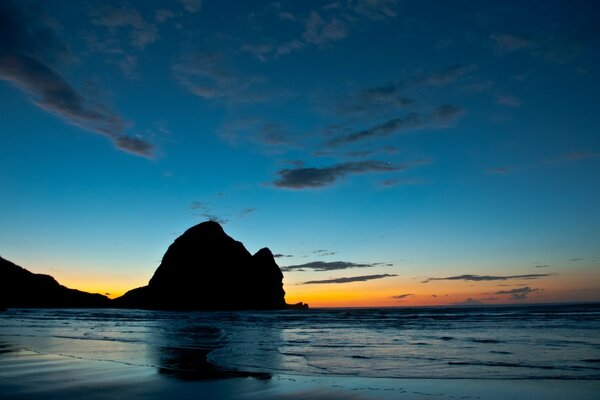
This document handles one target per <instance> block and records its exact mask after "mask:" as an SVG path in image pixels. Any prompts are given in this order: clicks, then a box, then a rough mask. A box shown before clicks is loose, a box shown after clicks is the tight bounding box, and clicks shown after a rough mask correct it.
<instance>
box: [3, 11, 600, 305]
mask: <svg viewBox="0 0 600 400" xmlns="http://www.w3.org/2000/svg"><path fill="white" fill-rule="evenodd" d="M599 15H600V5H599V3H598V2H597V1H595V0H592V1H585V0H581V1H576V2H569V1H534V0H531V1H460V0H456V1H451V2H450V1H448V2H442V1H428V0H424V1H400V0H339V1H336V0H328V1H215V0H204V1H202V0H177V1H158V0H156V1H152V0H147V1H123V2H118V1H110V2H106V1H91V0H82V1H71V0H48V1H43V2H32V1H27V0H23V1H16V0H3V1H2V2H0V115H1V117H0V187H1V188H2V189H1V196H0V255H1V256H2V257H4V258H6V259H9V260H11V261H13V262H15V263H17V264H19V265H21V266H23V267H25V268H27V269H29V270H31V271H32V272H36V273H46V274H50V275H52V276H54V277H55V278H56V279H57V280H58V281H59V282H60V283H62V284H64V285H66V286H68V287H73V288H77V289H81V290H86V291H92V292H99V293H106V294H109V296H110V297H116V296H119V295H121V294H123V293H124V292H125V291H127V290H129V289H132V288H135V287H138V286H142V285H145V284H147V282H148V280H149V279H150V277H151V276H152V274H153V272H154V270H155V269H156V268H157V266H158V265H159V263H160V260H161V258H162V255H163V254H164V252H165V251H166V249H167V247H168V246H169V244H170V243H172V242H173V240H174V239H175V238H176V237H177V236H179V235H180V234H182V233H183V232H184V231H185V230H186V229H187V228H189V227H191V226H193V225H195V224H197V223H200V222H202V221H205V220H209V219H210V220H216V221H218V222H220V223H221V224H222V225H223V227H224V229H225V231H226V233H227V234H229V235H230V236H232V237H233V238H235V239H236V240H239V241H241V242H243V243H244V245H245V246H246V248H247V249H248V250H249V251H250V252H252V253H254V252H256V251H258V250H259V249H260V248H262V247H269V248H270V249H271V250H272V251H273V253H274V254H275V255H276V261H277V263H278V264H279V265H280V266H281V268H282V271H283V273H284V276H285V277H284V289H285V290H286V293H287V295H286V299H287V301H288V302H289V303H295V302H298V301H304V302H307V303H309V304H310V305H311V306H317V307H318V306H419V305H448V304H461V303H466V304H478V303H484V304H499V303H503V304H504V303H509V304H516V303H528V302H529V303H540V302H571V301H600V207H599V206H598V204H600V184H599V183H598V182H600V119H599V118H600V101H599V100H598V93H600V78H599V77H598V72H599V71H600V25H599V24H598V23H597V21H598V16H599ZM222 268H227V266H222Z"/></svg>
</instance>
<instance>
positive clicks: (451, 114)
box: [324, 104, 464, 148]
mask: <svg viewBox="0 0 600 400" xmlns="http://www.w3.org/2000/svg"><path fill="white" fill-rule="evenodd" d="M463 113H464V110H463V109H462V108H460V107H458V106H455V105H451V104H444V105H441V106H439V107H436V108H434V109H433V110H432V112H431V114H430V115H427V116H425V117H423V116H420V115H419V114H417V113H415V112H411V113H408V114H406V115H404V116H402V117H396V118H392V119H389V120H387V121H385V122H383V123H381V124H378V125H374V126H372V127H370V128H367V129H363V130H360V131H357V132H352V133H349V134H341V135H338V136H335V137H334V138H332V139H330V140H328V141H327V142H326V143H325V145H324V146H325V148H335V147H339V146H345V145H349V144H352V143H356V142H361V141H364V140H369V139H375V138H383V137H388V136H391V135H396V134H400V133H405V132H411V131H415V130H418V129H424V128H444V127H448V126H449V125H451V124H452V123H453V122H454V121H456V119H457V118H459V117H460V116H461V115H462V114H463Z"/></svg>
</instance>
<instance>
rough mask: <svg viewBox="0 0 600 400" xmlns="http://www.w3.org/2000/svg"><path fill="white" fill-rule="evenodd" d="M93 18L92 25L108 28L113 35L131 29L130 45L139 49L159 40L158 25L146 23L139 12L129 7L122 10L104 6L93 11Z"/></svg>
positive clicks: (126, 6) (121, 8)
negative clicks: (118, 31) (119, 30)
mask: <svg viewBox="0 0 600 400" xmlns="http://www.w3.org/2000/svg"><path fill="white" fill-rule="evenodd" d="M92 16H93V18H92V23H94V24H96V25H100V26H104V27H106V28H107V29H109V31H110V32H111V33H112V34H113V35H114V34H116V30H117V29H119V28H126V29H130V33H129V39H130V43H131V45H132V46H134V47H136V48H139V49H144V48H145V47H146V46H147V45H149V44H150V43H153V42H155V41H156V40H157V39H158V38H159V35H158V29H157V28H156V25H155V24H152V23H150V22H148V21H146V20H145V19H144V17H142V15H141V14H140V13H139V11H137V10H136V9H134V8H132V7H131V6H128V5H123V6H121V7H120V8H115V7H111V6H107V5H102V6H101V7H99V8H98V9H94V10H92Z"/></svg>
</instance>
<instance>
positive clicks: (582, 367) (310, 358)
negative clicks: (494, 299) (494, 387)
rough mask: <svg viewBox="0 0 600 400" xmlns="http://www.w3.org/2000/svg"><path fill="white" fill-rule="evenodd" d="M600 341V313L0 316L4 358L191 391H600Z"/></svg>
mask: <svg viewBox="0 0 600 400" xmlns="http://www.w3.org/2000/svg"><path fill="white" fill-rule="evenodd" d="M599 333H600V305H561V306H526V307H525V306H524V307H489V308H488V307H479V308H413V309H408V308H401V309H313V310H306V311H297V310H293V311H292V310H289V311H268V312H249V311H245V312H191V313H190V312H186V313H179V312H162V311H142V310H113V309H106V310H52V309H50V310H39V309H36V310H31V309H12V310H9V311H7V312H4V313H0V353H4V355H6V354H8V353H11V352H12V353H15V352H18V351H27V352H30V353H32V354H41V355H44V356H45V357H62V358H65V357H66V358H70V359H75V360H92V361H99V362H102V363H105V362H106V363H109V365H114V366H123V367H145V368H146V369H147V368H150V369H151V370H153V371H158V372H160V373H164V374H167V375H174V376H179V377H182V378H184V379H202V377H203V376H204V377H206V374H207V373H208V374H209V375H210V373H211V372H210V371H211V370H210V368H211V367H214V366H216V367H217V368H218V369H219V370H221V371H243V372H244V373H246V375H236V374H233V375H231V376H254V377H258V378H266V377H268V376H269V374H276V375H281V374H292V375H294V374H296V375H303V376H316V377H319V376H327V377H331V376H338V375H339V376H354V377H364V378H368V377H377V378H382V377H386V378H420V379H431V378H435V379H439V378H461V379H524V378H525V379H542V378H543V379H559V380H571V379H577V380H582V379H585V380H598V379H600V334H599ZM15 354H16V353H15ZM0 355H2V354H0ZM207 361H208V362H207ZM15 362H16V361H15ZM103 365H104V364H103ZM58 367H59V366H57V368H58ZM115 368H120V367H115ZM146 369H144V370H143V371H146ZM1 373H2V371H0V374H1ZM261 374H262V375H261ZM216 376H217V375H213V376H212V377H216Z"/></svg>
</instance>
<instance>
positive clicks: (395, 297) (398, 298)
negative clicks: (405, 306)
mask: <svg viewBox="0 0 600 400" xmlns="http://www.w3.org/2000/svg"><path fill="white" fill-rule="evenodd" d="M411 296H414V294H411V293H406V294H398V295H396V296H392V299H396V300H403V299H405V298H407V297H411Z"/></svg>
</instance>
